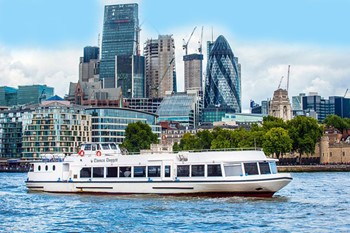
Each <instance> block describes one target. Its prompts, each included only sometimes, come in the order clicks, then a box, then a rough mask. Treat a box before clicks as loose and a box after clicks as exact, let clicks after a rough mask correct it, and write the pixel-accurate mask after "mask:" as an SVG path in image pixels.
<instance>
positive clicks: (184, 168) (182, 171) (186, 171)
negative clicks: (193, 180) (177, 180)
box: [177, 165, 190, 177]
mask: <svg viewBox="0 0 350 233" xmlns="http://www.w3.org/2000/svg"><path fill="white" fill-rule="evenodd" d="M177 176H178V177H181V176H190V166H189V165H177Z"/></svg>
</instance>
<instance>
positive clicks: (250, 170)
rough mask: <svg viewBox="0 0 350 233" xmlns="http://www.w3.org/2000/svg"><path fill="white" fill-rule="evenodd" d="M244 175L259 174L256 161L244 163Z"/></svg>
mask: <svg viewBox="0 0 350 233" xmlns="http://www.w3.org/2000/svg"><path fill="white" fill-rule="evenodd" d="M244 170H245V174H246V175H259V171H258V166H257V163H244Z"/></svg>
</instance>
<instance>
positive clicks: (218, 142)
mask: <svg viewBox="0 0 350 233" xmlns="http://www.w3.org/2000/svg"><path fill="white" fill-rule="evenodd" d="M212 133H213V137H214V139H213V140H212V142H211V146H210V149H223V148H230V147H232V144H233V137H232V136H231V132H230V130H227V129H221V128H218V127H217V128H214V130H213V132H212Z"/></svg>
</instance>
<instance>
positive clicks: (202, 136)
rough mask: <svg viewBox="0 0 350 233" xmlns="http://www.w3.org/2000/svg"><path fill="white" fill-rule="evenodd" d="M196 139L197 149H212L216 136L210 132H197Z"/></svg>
mask: <svg viewBox="0 0 350 233" xmlns="http://www.w3.org/2000/svg"><path fill="white" fill-rule="evenodd" d="M196 137H197V139H198V140H197V141H196V149H210V147H211V142H212V141H213V139H214V135H213V134H212V133H211V132H210V131H209V130H203V131H199V132H197V134H196Z"/></svg>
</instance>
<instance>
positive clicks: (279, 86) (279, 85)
mask: <svg viewBox="0 0 350 233" xmlns="http://www.w3.org/2000/svg"><path fill="white" fill-rule="evenodd" d="M283 78H284V77H283V76H282V77H281V79H280V83H279V84H278V88H277V89H280V88H281V84H282V80H283Z"/></svg>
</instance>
